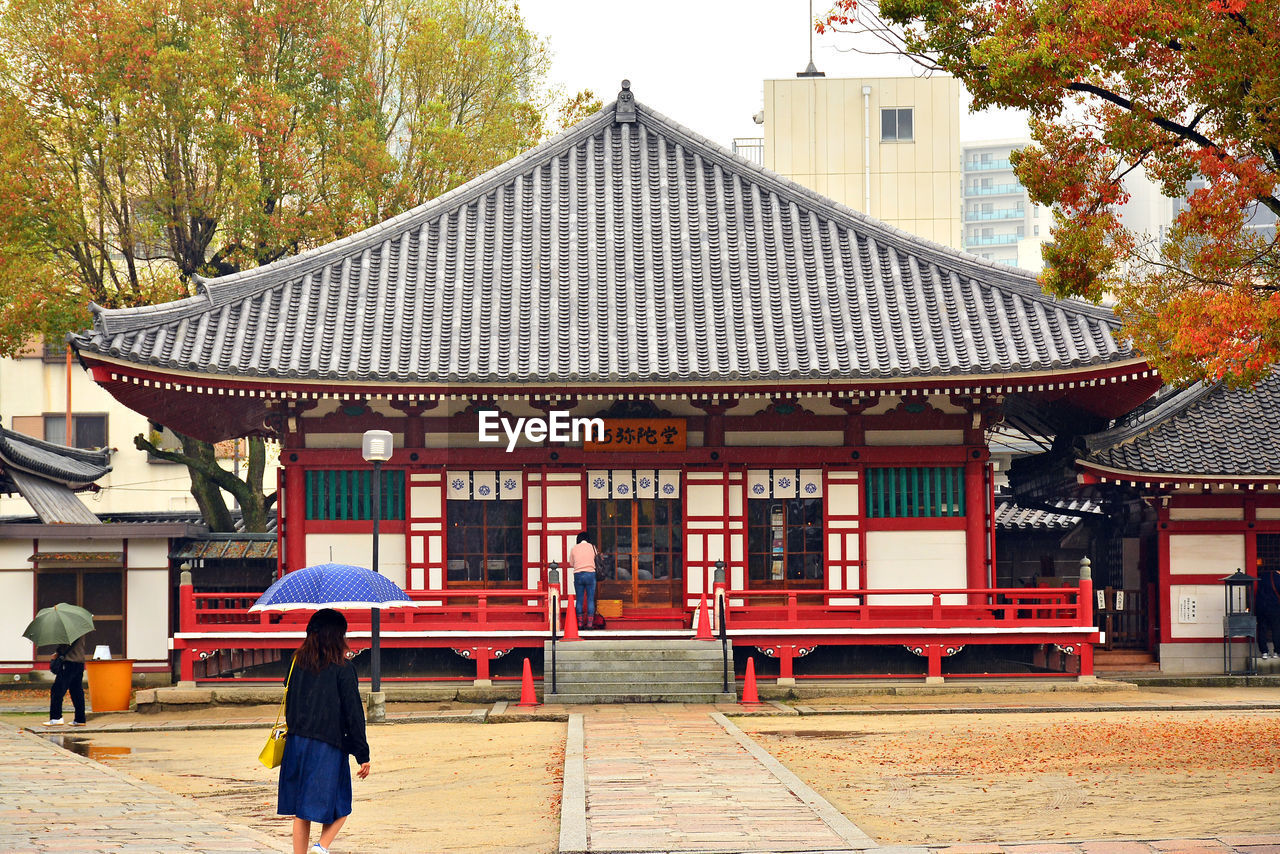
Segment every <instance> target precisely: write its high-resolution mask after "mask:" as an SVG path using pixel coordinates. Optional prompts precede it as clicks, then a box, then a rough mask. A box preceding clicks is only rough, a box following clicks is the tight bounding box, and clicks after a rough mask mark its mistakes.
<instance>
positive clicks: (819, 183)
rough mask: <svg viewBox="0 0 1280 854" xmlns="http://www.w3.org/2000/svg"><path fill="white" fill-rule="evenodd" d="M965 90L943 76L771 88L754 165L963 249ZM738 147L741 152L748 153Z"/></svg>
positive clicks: (815, 81)
mask: <svg viewBox="0 0 1280 854" xmlns="http://www.w3.org/2000/svg"><path fill="white" fill-rule="evenodd" d="M960 91H961V90H960V82H959V81H958V80H956V79H955V78H954V77H945V76H938V77H929V78H916V77H881V78H876V77H867V78H825V77H804V78H796V79H784V80H766V81H765V82H764V111H763V123H764V143H763V145H764V151H763V157H762V161H757V162H762V164H763V165H764V166H765V167H766V168H768V169H772V170H773V171H774V172H777V173H778V174H780V175H782V176H784V177H786V178H790V179H791V180H793V181H795V182H797V183H799V184H803V185H804V186H806V187H808V188H810V189H812V190H815V191H817V192H819V193H821V194H823V195H824V196H827V197H829V198H831V199H833V200H835V201H837V202H840V203H841V204H843V205H846V206H848V207H851V208H853V209H854V210H857V211H861V212H863V213H865V214H869V215H870V216H873V217H876V218H877V219H880V220H883V221H884V222H887V223H889V224H890V225H894V226H897V227H898V228H901V229H902V230H903V231H907V232H909V233H911V234H915V235H918V236H920V237H924V238H927V239H929V240H933V241H936V242H938V243H942V244H944V245H947V246H951V247H953V248H957V249H958V248H962V246H961V242H960ZM742 142H743V141H742V140H738V141H735V149H736V150H738V151H743V152H745V151H746V150H747V149H749V148H750V146H743V145H739V144H738V143H742ZM752 153H753V152H752Z"/></svg>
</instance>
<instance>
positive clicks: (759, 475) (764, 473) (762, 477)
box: [747, 469, 773, 498]
mask: <svg viewBox="0 0 1280 854" xmlns="http://www.w3.org/2000/svg"><path fill="white" fill-rule="evenodd" d="M771 475H772V472H770V471H768V470H767V469H765V470H761V469H751V470H749V471H748V472H747V497H748V498H770V497H772V495H773V484H772V483H771Z"/></svg>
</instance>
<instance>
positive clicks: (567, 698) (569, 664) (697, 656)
mask: <svg viewBox="0 0 1280 854" xmlns="http://www.w3.org/2000/svg"><path fill="white" fill-rule="evenodd" d="M723 667H724V663H723V659H722V658H721V648H720V641H719V640H716V641H695V640H683V639H682V640H665V639H663V640H656V639H645V638H635V639H627V640H580V641H570V642H568V643H566V642H563V641H561V642H559V643H557V644H556V680H555V681H556V690H555V692H554V693H553V692H552V691H551V643H550V642H547V643H546V644H544V646H543V683H542V684H543V690H544V692H545V693H544V696H543V698H542V699H543V702H544V703H717V702H728V703H732V702H736V701H737V699H738V697H737V694H736V693H735V692H736V691H737V688H736V685H735V683H734V679H733V644H732V642H730V645H729V692H728V693H724V692H723V691H722V690H721V689H722V688H723V687H724V682H723V679H724V670H723Z"/></svg>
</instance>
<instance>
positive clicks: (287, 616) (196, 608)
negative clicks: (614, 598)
mask: <svg viewBox="0 0 1280 854" xmlns="http://www.w3.org/2000/svg"><path fill="white" fill-rule="evenodd" d="M179 591H180V594H179V598H180V613H181V619H180V621H179V629H178V631H179V632H180V633H199V632H208V631H237V632H241V631H246V632H279V631H281V630H282V629H283V630H288V629H290V628H296V630H297V631H305V629H306V624H307V620H309V619H310V618H311V615H312V613H314V611H312V610H297V611H284V612H279V611H277V612H266V611H258V612H253V613H250V611H249V608H250V607H251V606H252V605H253V603H254V602H256V601H257V600H258V597H259V596H260V595H261V594H260V593H196V592H194V591H193V589H192V588H191V587H190V586H185V585H184V586H183V587H180V588H179ZM409 597H410V598H411V599H413V600H414V601H415V602H417V603H418V604H417V606H416V607H411V608H389V609H386V610H384V611H383V612H382V631H384V632H403V631H433V632H458V631H461V632H467V631H487V632H488V631H494V632H501V631H547V632H549V631H550V628H549V625H550V621H549V617H548V614H549V612H548V606H547V592H546V591H545V590H457V589H454V590H432V591H413V592H410V594H409ZM343 613H344V614H345V615H346V617H347V623H348V631H351V632H361V631H368V630H369V611H368V610H367V609H363V608H360V609H351V610H345V611H344V612H343Z"/></svg>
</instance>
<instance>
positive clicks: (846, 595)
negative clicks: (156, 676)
mask: <svg viewBox="0 0 1280 854" xmlns="http://www.w3.org/2000/svg"><path fill="white" fill-rule="evenodd" d="M258 595H259V594H257V593H240V592H231V593H196V592H194V591H193V589H192V588H191V586H190V585H184V586H182V587H181V588H180V628H179V631H178V633H177V635H176V636H175V637H174V639H173V648H174V650H175V651H177V652H178V653H179V655H180V657H181V661H180V669H181V673H182V678H183V679H184V680H190V679H192V678H193V675H192V674H193V673H194V670H193V664H194V662H195V661H197V660H199V659H201V658H208V657H209V656H210V655H212V654H214V653H215V652H216V651H217V650H224V649H241V650H249V649H268V650H287V649H293V648H295V647H296V646H297V644H298V642H299V640H300V638H301V636H302V634H303V632H304V631H305V630H306V623H307V620H308V619H309V618H310V616H311V613H312V612H311V611H309V610H302V611H286V612H283V613H262V612H260V613H250V612H249V610H248V609H249V607H250V606H251V605H252V604H253V603H254V602H255V601H256V600H257V598H258ZM409 595H410V597H411V598H413V599H414V601H415V602H416V603H417V607H411V608H399V609H390V610H386V611H383V612H382V620H381V637H382V641H381V642H382V645H383V646H384V647H405V648H414V647H451V648H453V649H455V650H459V651H462V652H460V654H466V655H473V656H474V657H475V661H476V666H477V678H479V679H488V670H489V668H488V662H489V661H490V660H491V659H492V658H497V657H500V656H501V655H503V654H505V652H506V651H508V650H510V649H511V648H513V647H518V646H519V647H531V646H541V644H542V641H543V639H549V638H550V636H551V620H550V614H551V611H552V609H553V608H555V609H556V610H560V609H562V608H566V607H572V606H571V605H570V603H569V601H568V598H569V597H563V598H562V597H560V596H559V593H558V590H557V589H556V588H555V587H552V588H551V589H550V590H519V589H513V590H474V589H473V590H459V589H451V590H431V591H413V592H411V593H410V594H409ZM1092 600H1093V591H1092V584H1091V582H1090V581H1089V580H1088V579H1083V580H1081V582H1080V585H1079V587H1049V588H994V587H993V588H958V589H953V590H937V591H922V590H919V589H893V590H865V589H846V590H800V591H763V590H729V589H727V588H726V587H725V586H724V585H723V584H717V585H715V591H714V601H713V605H714V607H715V614H714V616H713V625H715V626H717V628H718V627H719V626H720V625H721V623H720V615H721V614H723V615H724V625H725V627H726V630H727V631H728V633H729V635H730V636H731V637H732V638H733V639H734V642H735V643H738V642H742V643H747V644H753V645H760V644H766V645H768V646H770V647H772V648H777V649H779V650H781V654H782V655H785V656H786V666H785V673H786V674H787V675H790V657H791V654H792V653H793V652H795V651H797V650H800V649H801V648H802V647H803V646H804V645H806V644H809V645H812V644H815V643H816V644H842V645H847V644H876V643H880V644H886V643H888V644H896V643H904V644H907V645H908V646H910V647H912V648H913V649H914V648H915V647H917V646H918V647H919V648H920V650H921V654H924V655H927V657H928V659H929V665H928V671H927V673H928V675H929V676H930V677H934V676H938V675H939V674H940V673H941V670H940V663H939V662H940V658H939V656H941V655H946V654H950V653H949V652H948V650H949V649H951V648H953V647H957V646H958V645H960V646H962V645H963V644H965V643H979V644H1020V643H1031V644H1058V645H1059V647H1060V648H1061V649H1063V650H1064V651H1070V652H1072V653H1074V654H1078V655H1079V656H1080V673H1081V674H1082V675H1090V674H1092V645H1093V643H1095V642H1096V641H1097V630H1096V629H1094V628H1093V612H1092ZM345 613H346V616H347V620H348V624H349V629H348V637H349V642H350V644H351V646H352V647H353V648H354V649H363V648H366V647H367V646H368V645H369V639H368V637H367V633H368V632H369V628H370V622H369V611H368V610H366V609H355V610H349V611H346V612H345ZM570 619H572V617H571V616H570ZM563 630H564V625H563V623H561V624H560V627H559V628H558V629H557V634H559V633H560V632H561V631H563ZM1037 630H1042V631H1037ZM361 634H365V635H366V636H365V637H360V636H359V635H361ZM944 635H945V636H946V637H945V638H944V637H943V636H944Z"/></svg>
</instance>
